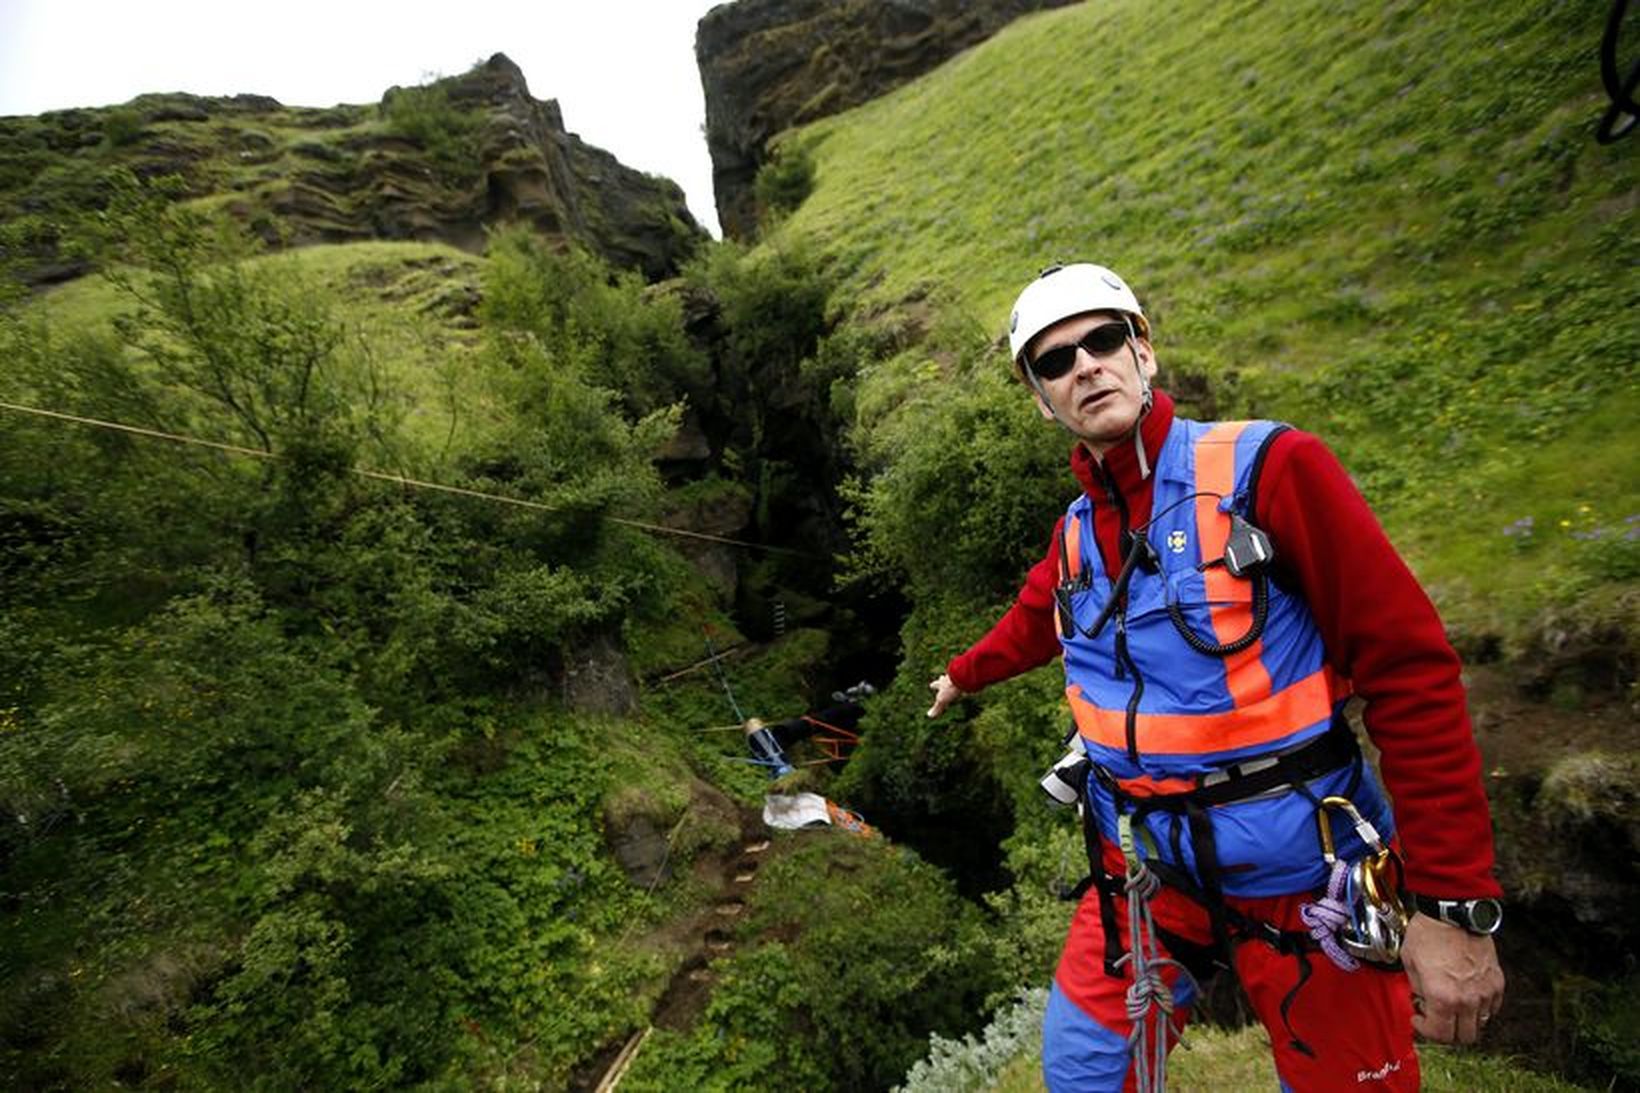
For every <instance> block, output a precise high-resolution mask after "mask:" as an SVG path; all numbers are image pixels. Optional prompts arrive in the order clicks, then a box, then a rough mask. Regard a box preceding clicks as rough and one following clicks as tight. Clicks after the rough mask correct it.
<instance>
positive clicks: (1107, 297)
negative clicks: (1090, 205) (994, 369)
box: [1008, 262, 1150, 368]
mask: <svg viewBox="0 0 1640 1093" xmlns="http://www.w3.org/2000/svg"><path fill="white" fill-rule="evenodd" d="M1090 311H1120V312H1123V313H1125V314H1128V315H1131V316H1133V317H1134V319H1135V320H1136V321H1137V326H1138V330H1139V333H1140V334H1141V335H1144V336H1146V337H1148V336H1149V334H1150V324H1149V322H1148V321H1147V320H1146V319H1145V313H1144V310H1143V309H1142V308H1140V307H1139V298H1138V297H1137V296H1135V295H1134V294H1133V290H1132V289H1131V288H1128V286H1127V282H1126V281H1124V280H1122V279H1121V278H1120V277H1118V276H1117V275H1116V274H1115V273H1112V272H1111V271H1110V270H1108V269H1106V268H1105V267H1104V266H1096V265H1094V264H1093V263H1091V262H1077V263H1076V264H1074V265H1069V266H1062V265H1053V266H1049V267H1048V268H1047V269H1045V270H1043V271H1042V273H1041V275H1040V276H1038V277H1037V279H1036V280H1034V281H1032V282H1031V283H1030V284H1028V285H1026V286H1025V291H1024V292H1021V293H1020V294H1019V299H1017V300H1015V301H1014V311H1013V314H1012V315H1011V316H1010V317H1009V319H1008V351H1009V352H1010V353H1011V354H1012V355H1013V361H1014V366H1015V367H1016V368H1023V367H1024V365H1025V361H1024V353H1025V347H1026V346H1027V345H1029V344H1030V343H1031V339H1032V338H1034V337H1036V336H1037V335H1038V334H1040V333H1042V332H1043V331H1044V330H1046V329H1048V328H1049V327H1050V326H1052V325H1053V324H1054V323H1057V322H1058V321H1059V320H1061V319H1068V318H1070V317H1071V316H1072V315H1085V314H1087V313H1088V312H1090Z"/></svg>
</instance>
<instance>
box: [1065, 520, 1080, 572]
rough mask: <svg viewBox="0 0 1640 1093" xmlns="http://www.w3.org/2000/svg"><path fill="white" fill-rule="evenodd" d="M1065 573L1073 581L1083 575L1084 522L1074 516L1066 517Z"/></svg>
mask: <svg viewBox="0 0 1640 1093" xmlns="http://www.w3.org/2000/svg"><path fill="white" fill-rule="evenodd" d="M1064 544H1065V573H1066V575H1067V576H1069V577H1070V579H1071V580H1073V581H1074V580H1076V578H1078V577H1080V576H1081V575H1082V521H1081V520H1080V519H1079V518H1078V517H1077V516H1076V515H1075V514H1074V513H1067V514H1066V515H1065V539H1064Z"/></svg>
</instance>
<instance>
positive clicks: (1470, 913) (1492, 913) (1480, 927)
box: [1406, 892, 1503, 937]
mask: <svg viewBox="0 0 1640 1093" xmlns="http://www.w3.org/2000/svg"><path fill="white" fill-rule="evenodd" d="M1406 899H1407V902H1408V903H1409V904H1410V905H1411V907H1412V909H1413V910H1414V911H1417V912H1418V913H1419V914H1421V915H1427V916H1429V917H1430V918H1432V919H1435V920H1436V921H1438V922H1444V923H1446V924H1447V925H1448V926H1456V927H1457V928H1458V929H1460V930H1465V931H1467V932H1469V933H1471V934H1475V935H1477V936H1480V937H1486V936H1489V935H1491V934H1495V933H1497V932H1498V928H1499V927H1500V926H1502V925H1503V904H1501V903H1499V902H1498V901H1497V900H1495V899H1493V898H1492V897H1491V896H1481V897H1479V898H1476V899H1443V898H1438V897H1435V896H1425V895H1420V894H1418V893H1417V892H1408V893H1406Z"/></svg>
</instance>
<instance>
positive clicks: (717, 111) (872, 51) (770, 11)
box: [695, 0, 1072, 239]
mask: <svg viewBox="0 0 1640 1093" xmlns="http://www.w3.org/2000/svg"><path fill="white" fill-rule="evenodd" d="M1070 2H1072V0H972V2H967V0H886V2H885V0H737V2H735V3H732V4H724V5H721V6H719V7H716V8H713V9H712V10H711V11H710V12H708V13H707V14H706V17H705V18H703V19H702V20H701V21H700V25H699V27H698V28H697V29H696V31H695V59H696V61H697V63H698V64H699V65H700V74H701V86H702V87H703V88H704V90H705V93H706V144H707V147H708V149H709V150H710V152H711V156H712V188H713V191H714V193H715V196H716V200H717V211H718V220H719V222H720V223H721V225H722V227H723V232H724V234H725V235H726V236H730V237H734V238H738V239H746V238H750V237H751V236H752V235H753V234H754V233H755V232H756V230H757V222H758V208H757V202H756V199H755V197H754V193H753V183H754V180H755V179H756V177H757V171H758V168H759V167H761V166H762V165H763V162H764V160H765V158H766V151H767V148H768V143H769V140H770V138H772V137H774V136H776V135H777V134H779V133H780V132H782V131H783V130H786V129H789V128H791V127H792V126H794V125H802V124H804V123H806V122H811V121H814V120H816V119H818V118H823V117H825V116H827V115H829V114H835V113H838V112H839V111H842V110H847V109H848V108H849V107H852V106H858V105H859V104H860V103H863V102H866V101H868V100H870V99H873V98H876V97H877V96H878V95H881V94H883V93H884V92H886V91H890V90H892V89H894V88H896V87H898V86H900V85H901V84H903V83H906V82H908V81H910V80H912V79H915V78H916V77H918V76H920V75H922V74H923V73H924V72H927V71H928V70H929V69H931V68H933V67H935V66H936V65H938V64H940V63H941V62H942V61H944V60H946V59H947V58H949V57H951V56H953V55H955V54H957V53H959V52H961V51H962V50H964V49H967V48H968V47H969V46H971V45H974V44H975V43H976V42H980V41H983V40H984V39H986V38H988V37H990V36H991V35H992V34H995V33H996V32H997V30H999V29H1000V28H1002V27H1003V26H1005V25H1006V24H1008V23H1009V22H1011V21H1013V20H1014V19H1016V18H1018V17H1019V16H1021V15H1024V14H1026V13H1027V12H1031V11H1037V10H1040V9H1043V8H1055V7H1063V6H1065V5H1066V4H1067V3H1070Z"/></svg>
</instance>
